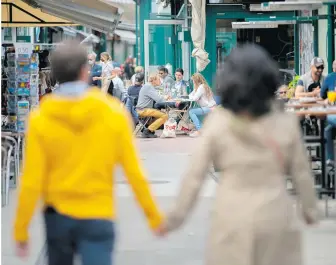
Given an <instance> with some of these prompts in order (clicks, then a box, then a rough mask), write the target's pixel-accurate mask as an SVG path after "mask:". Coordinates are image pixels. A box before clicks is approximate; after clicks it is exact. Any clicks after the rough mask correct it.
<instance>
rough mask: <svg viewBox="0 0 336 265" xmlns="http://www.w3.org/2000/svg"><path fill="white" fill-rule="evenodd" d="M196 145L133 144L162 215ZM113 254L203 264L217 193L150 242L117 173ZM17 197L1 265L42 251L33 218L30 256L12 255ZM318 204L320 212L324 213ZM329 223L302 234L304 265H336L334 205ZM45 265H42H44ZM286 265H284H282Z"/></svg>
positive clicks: (137, 260)
mask: <svg viewBox="0 0 336 265" xmlns="http://www.w3.org/2000/svg"><path fill="white" fill-rule="evenodd" d="M196 142H197V140H196V139H190V138H185V137H178V138H177V139H150V140H146V139H141V140H139V141H138V146H139V149H140V156H141V159H142V162H143V163H144V166H145V168H146V171H147V173H148V178H149V180H150V182H151V187H152V190H153V193H154V194H155V195H156V197H157V201H158V203H159V204H160V206H161V207H162V208H163V209H164V210H167V209H169V207H170V206H171V205H172V204H173V203H174V196H175V194H176V192H177V189H178V187H179V183H180V180H181V176H182V174H183V170H184V168H185V167H186V164H187V163H188V160H189V156H190V150H192V148H193V145H194V144H195V143H196ZM117 183H118V184H117V188H116V192H117V206H118V220H119V221H118V224H117V229H118V231H117V234H118V242H117V252H116V257H115V260H116V264H122V265H133V264H136V265H154V264H155V265H157V264H160V265H172V264H180V265H189V264H190V265H191V264H193V265H198V264H202V261H203V255H204V245H205V241H206V234H207V227H208V222H209V211H210V209H211V202H212V196H213V193H214V189H215V187H216V184H215V182H214V181H213V180H212V179H211V178H209V181H208V183H207V185H206V187H205V188H204V189H203V191H202V194H201V196H200V200H199V204H198V207H197V208H196V210H195V211H194V213H193V214H192V216H191V217H190V219H189V220H188V222H187V223H186V225H185V226H184V227H183V229H181V230H180V231H178V232H176V233H173V234H172V235H170V236H168V237H167V238H165V239H157V238H155V237H154V236H153V235H152V234H151V232H150V231H149V229H148V228H147V224H146V222H145V220H144V217H143V214H142V213H141V211H140V209H139V208H138V207H137V205H136V203H135V202H134V199H133V195H132V193H131V191H130V189H129V187H128V185H126V184H125V180H124V179H123V177H122V174H121V172H117ZM15 204H16V194H15V193H14V192H13V194H12V195H11V200H10V205H8V206H7V207H5V208H3V209H2V236H1V239H2V263H1V264H2V265H21V264H22V265H23V264H25V265H34V264H35V261H36V259H37V257H38V255H39V252H40V250H41V248H42V246H43V242H44V235H43V230H42V228H43V226H42V220H41V216H40V215H39V214H36V216H35V217H34V220H33V222H32V225H31V230H30V231H31V256H30V258H29V259H28V260H26V261H24V262H23V261H20V260H18V259H17V258H16V257H15V256H14V253H13V245H12V239H11V229H12V221H13V217H14V211H15ZM323 205H324V204H323V202H321V207H323ZM329 208H330V218H329V219H327V220H323V221H322V222H321V224H320V225H319V226H318V227H315V228H305V230H304V231H305V232H304V246H305V252H304V254H305V265H335V264H336V251H335V246H336V203H335V202H331V203H330V205H329ZM43 265H45V264H43ZM284 265H285V264H284Z"/></svg>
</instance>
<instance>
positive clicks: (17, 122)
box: [6, 53, 39, 132]
mask: <svg viewBox="0 0 336 265" xmlns="http://www.w3.org/2000/svg"><path fill="white" fill-rule="evenodd" d="M7 65H8V67H7V71H6V72H7V78H8V79H7V113H8V120H7V125H6V130H9V131H17V132H25V130H26V121H27V117H28V114H29V111H30V110H31V109H34V108H36V107H38V105H39V89H38V80H39V67H38V66H39V58H38V54H37V53H33V54H31V55H29V54H15V53H9V54H8V55H7Z"/></svg>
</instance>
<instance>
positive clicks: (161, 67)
mask: <svg viewBox="0 0 336 265" xmlns="http://www.w3.org/2000/svg"><path fill="white" fill-rule="evenodd" d="M158 70H159V72H164V73H166V74H168V69H167V68H166V67H164V66H160V67H159V68H158Z"/></svg>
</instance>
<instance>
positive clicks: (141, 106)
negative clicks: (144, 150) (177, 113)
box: [136, 75, 168, 138]
mask: <svg viewBox="0 0 336 265" xmlns="http://www.w3.org/2000/svg"><path fill="white" fill-rule="evenodd" d="M148 81H149V83H147V84H145V85H144V86H143V87H142V88H141V90H140V93H139V99H138V104H137V106H136V110H137V112H138V114H139V117H153V118H155V119H156V120H155V121H154V122H153V123H152V124H151V125H150V126H149V127H148V128H146V129H145V130H144V131H143V137H145V138H156V137H157V136H156V135H155V131H156V130H157V129H158V128H160V127H161V126H162V125H163V124H164V123H165V122H166V121H167V120H168V115H167V114H166V113H164V112H161V111H159V110H157V109H154V108H153V107H154V102H157V103H160V102H163V101H165V100H166V99H165V98H164V97H161V96H160V95H159V93H158V92H157V91H156V90H155V88H154V87H156V86H159V85H160V82H161V81H160V77H159V76H157V75H151V76H150V77H149V80H148Z"/></svg>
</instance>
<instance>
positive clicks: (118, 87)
mask: <svg viewBox="0 0 336 265" xmlns="http://www.w3.org/2000/svg"><path fill="white" fill-rule="evenodd" d="M120 74H121V69H120V68H119V67H116V68H114V69H113V70H112V76H113V78H112V82H113V96H114V97H116V98H118V99H120V100H121V101H122V102H123V101H124V100H125V99H126V97H127V92H126V89H125V85H124V82H123V81H122V80H121V78H120Z"/></svg>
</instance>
